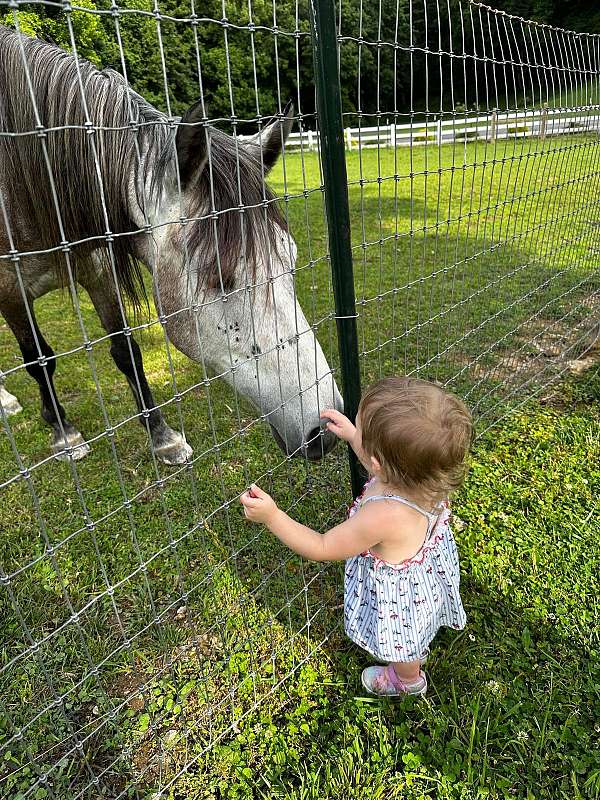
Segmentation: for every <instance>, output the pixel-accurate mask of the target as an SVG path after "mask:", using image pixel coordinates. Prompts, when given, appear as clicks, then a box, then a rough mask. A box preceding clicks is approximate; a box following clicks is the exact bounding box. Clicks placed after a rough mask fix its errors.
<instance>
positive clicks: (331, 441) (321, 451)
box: [306, 425, 336, 461]
mask: <svg viewBox="0 0 600 800" xmlns="http://www.w3.org/2000/svg"><path fill="white" fill-rule="evenodd" d="M335 443H336V437H335V436H334V434H333V433H331V432H330V431H328V430H323V428H321V427H320V426H318V425H317V427H315V428H313V429H312V430H311V431H310V432H309V433H308V436H307V437H306V456H307V458H308V459H309V460H310V461H318V460H319V459H321V458H323V456H324V455H326V454H327V453H329V451H330V450H333V448H334V447H335Z"/></svg>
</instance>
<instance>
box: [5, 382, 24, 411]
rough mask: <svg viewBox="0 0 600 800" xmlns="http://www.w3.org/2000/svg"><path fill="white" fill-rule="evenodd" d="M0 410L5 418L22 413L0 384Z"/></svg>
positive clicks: (14, 399) (15, 399)
mask: <svg viewBox="0 0 600 800" xmlns="http://www.w3.org/2000/svg"><path fill="white" fill-rule="evenodd" d="M0 408H1V409H2V411H3V412H4V413H5V414H6V416H7V417H10V416H12V415H13V414H18V413H19V411H22V410H23V409H22V407H21V404H20V403H19V401H18V400H17V398H16V397H15V396H14V394H11V393H10V392H7V391H6V389H5V388H4V386H3V385H2V384H1V383H0Z"/></svg>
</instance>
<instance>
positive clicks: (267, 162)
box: [239, 100, 294, 172]
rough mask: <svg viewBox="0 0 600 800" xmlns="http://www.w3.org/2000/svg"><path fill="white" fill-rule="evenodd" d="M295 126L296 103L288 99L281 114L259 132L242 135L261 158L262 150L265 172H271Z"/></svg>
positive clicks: (247, 144) (254, 152)
mask: <svg viewBox="0 0 600 800" xmlns="http://www.w3.org/2000/svg"><path fill="white" fill-rule="evenodd" d="M293 126H294V103H293V102H292V101H291V100H288V102H287V104H286V106H285V108H284V109H283V111H282V113H281V114H278V115H277V116H276V117H273V119H272V120H271V122H269V123H268V124H267V125H265V127H264V128H263V129H262V130H261V132H260V133H259V134H258V133H257V134H255V135H254V136H248V137H246V136H240V137H239V138H240V139H244V140H245V142H244V144H245V146H246V147H248V148H249V149H251V150H252V152H253V155H255V156H256V158H260V157H261V156H260V152H261V151H262V163H263V164H264V167H265V172H269V171H270V170H271V169H272V168H273V167H274V165H275V162H276V161H277V159H278V158H279V156H280V155H281V150H282V147H283V145H284V144H285V143H286V141H287V138H288V136H289V135H290V131H291V130H292V127H293Z"/></svg>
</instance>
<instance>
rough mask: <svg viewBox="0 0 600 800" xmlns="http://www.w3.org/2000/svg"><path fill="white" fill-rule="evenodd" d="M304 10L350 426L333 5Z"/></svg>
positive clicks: (353, 461)
mask: <svg viewBox="0 0 600 800" xmlns="http://www.w3.org/2000/svg"><path fill="white" fill-rule="evenodd" d="M310 7H311V15H310V17H311V36H312V44H313V59H314V73H315V86H316V90H317V111H318V121H319V132H320V154H321V164H322V168H323V180H324V183H325V209H326V211H327V228H328V231H329V255H330V258H331V274H332V280H333V293H334V297H335V310H336V323H337V334H338V347H339V353H340V363H341V371H342V392H343V394H344V411H345V413H346V414H347V416H348V417H350V419H351V420H353V421H354V419H355V418H356V412H357V411H358V404H359V402H360V365H359V360H358V334H357V329H356V302H355V296H354V270H353V267H352V247H351V242H350V209H349V206H348V179H347V175H346V153H345V148H344V130H343V123H342V100H341V94H340V75H339V66H338V42H337V33H336V27H335V6H334V0H311V1H310ZM349 458H350V476H351V480H352V493H353V495H354V496H355V497H356V496H357V495H358V494H359V492H360V490H361V488H362V483H363V475H362V473H361V468H360V465H359V463H358V460H357V458H356V456H355V454H354V452H353V451H352V450H350V451H349Z"/></svg>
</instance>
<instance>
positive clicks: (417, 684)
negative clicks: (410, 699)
mask: <svg viewBox="0 0 600 800" xmlns="http://www.w3.org/2000/svg"><path fill="white" fill-rule="evenodd" d="M361 680H362V685H363V686H364V687H365V689H366V690H367V692H370V693H371V694H375V695H377V696H378V697H401V696H402V695H405V694H416V695H424V694H425V692H426V691H427V678H426V677H425V673H424V672H423V671H421V672H419V677H418V678H417V680H416V681H411V682H410V683H408V682H405V681H403V680H401V679H400V678H399V677H398V676H397V675H396V670H395V669H394V668H393V667H392V665H391V664H388V665H387V666H386V667H366V669H363V672H362V675H361Z"/></svg>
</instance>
